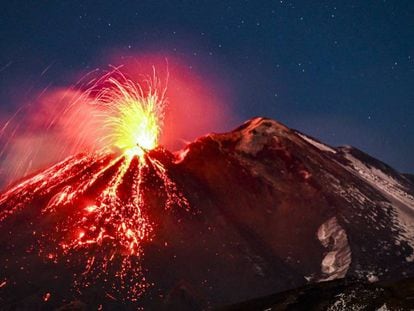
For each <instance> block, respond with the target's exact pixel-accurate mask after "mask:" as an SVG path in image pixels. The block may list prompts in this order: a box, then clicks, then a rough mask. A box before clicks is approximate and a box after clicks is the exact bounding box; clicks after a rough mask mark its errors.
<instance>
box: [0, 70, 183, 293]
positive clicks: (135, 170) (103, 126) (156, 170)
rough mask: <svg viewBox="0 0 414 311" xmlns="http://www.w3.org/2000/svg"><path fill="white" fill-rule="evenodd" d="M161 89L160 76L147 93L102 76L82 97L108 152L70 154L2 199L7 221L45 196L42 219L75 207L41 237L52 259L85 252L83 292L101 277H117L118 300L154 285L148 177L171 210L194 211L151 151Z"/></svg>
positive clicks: (116, 76)
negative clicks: (147, 265)
mask: <svg viewBox="0 0 414 311" xmlns="http://www.w3.org/2000/svg"><path fill="white" fill-rule="evenodd" d="M158 86H159V82H158V81H157V79H156V78H155V77H153V78H152V79H151V82H148V84H147V85H146V90H143V89H142V88H141V87H140V86H139V85H138V84H136V83H134V82H132V81H131V80H129V79H127V78H126V77H125V76H124V75H122V74H121V73H120V72H119V71H115V72H111V73H109V74H108V75H105V76H104V77H102V79H100V80H98V81H97V82H95V83H94V84H93V85H92V87H90V88H88V89H87V90H86V91H85V93H84V94H82V95H81V96H79V97H77V101H81V102H82V103H84V104H85V105H88V106H93V109H88V111H91V112H92V113H91V114H90V115H89V116H85V119H86V118H87V117H90V118H92V119H93V124H95V127H97V128H98V129H99V130H102V132H99V133H100V135H94V136H95V138H94V139H95V140H96V145H99V146H101V148H99V149H98V150H94V151H88V152H85V153H82V154H78V155H74V156H71V157H69V158H67V159H66V160H63V161H62V162H60V163H58V164H56V165H54V166H51V167H50V168H48V169H46V170H44V171H42V172H41V173H39V174H37V175H35V176H34V177H31V178H29V179H26V180H24V181H23V182H21V183H20V184H17V185H16V186H14V187H12V188H11V189H9V190H8V191H6V192H4V193H3V194H1V195H0V206H1V207H2V208H1V209H0V222H1V221H2V220H4V219H6V218H8V217H10V216H11V215H13V214H17V213H18V212H19V211H20V210H21V209H23V208H29V207H30V206H31V202H32V201H33V200H37V199H38V198H39V197H42V196H46V197H49V199H48V202H47V203H45V205H44V206H43V207H42V209H41V215H42V216H43V215H44V216H45V217H47V216H48V215H56V216H58V217H56V218H58V219H61V218H63V217H64V216H63V215H66V214H65V213H67V211H68V210H69V213H71V214H70V215H67V216H65V217H66V218H65V219H63V220H60V222H58V223H57V224H56V227H55V228H54V229H53V230H55V231H54V232H53V233H54V234H50V235H49V233H48V234H45V235H42V237H43V239H44V241H40V242H42V243H43V248H44V251H42V254H44V255H43V256H45V258H46V259H47V260H49V261H53V262H59V261H61V262H62V261H65V260H67V259H68V258H71V256H74V257H77V256H76V254H77V253H78V252H82V254H83V256H81V257H82V260H84V261H83V262H82V264H83V265H84V271H83V273H81V275H80V276H79V275H77V276H76V277H74V278H75V279H74V285H75V287H76V288H77V289H78V290H81V289H82V287H88V286H89V285H90V284H91V283H92V282H95V281H96V279H97V278H99V277H100V278H101V279H103V280H105V282H106V280H108V279H112V280H115V281H114V284H111V285H110V286H109V287H110V288H111V290H112V291H113V292H112V293H111V295H113V296H117V297H118V296H121V298H122V299H127V300H134V299H137V298H138V297H139V296H140V295H141V294H142V293H143V292H144V291H145V290H146V288H147V287H148V286H150V285H149V283H148V281H145V277H144V276H143V271H142V268H141V266H140V261H141V258H142V257H143V256H144V251H143V247H142V245H143V242H145V241H150V240H151V239H152V237H153V235H154V228H153V225H152V222H151V221H150V219H149V215H148V214H149V213H148V210H149V209H150V205H149V203H148V202H147V201H146V199H145V198H146V195H147V193H146V191H147V189H148V187H147V186H146V187H144V186H143V185H144V184H145V183H146V182H147V181H148V179H150V178H151V179H155V182H154V184H155V185H157V187H158V188H157V189H152V190H155V191H153V192H156V193H161V197H162V198H163V199H162V200H163V201H160V202H163V203H160V204H164V206H163V207H164V209H165V210H169V209H171V208H172V207H173V206H176V207H178V208H184V209H185V210H187V211H188V210H189V203H188V201H187V199H186V198H185V197H184V195H183V194H182V193H181V192H180V191H179V190H178V186H177V184H176V183H175V181H174V180H173V179H172V178H171V177H170V174H169V171H168V169H167V167H166V166H165V164H164V163H163V162H161V161H160V160H159V159H157V158H156V157H155V156H153V154H154V153H150V152H149V151H150V150H151V149H154V148H156V147H157V145H158V140H159V135H160V132H161V129H162V124H163V110H164V105H165V99H164V94H163V92H162V91H161V92H159V87H158ZM79 105H80V102H78V103H77V104H76V105H75V106H76V109H78V106H79ZM79 111H83V110H82V109H80V110H79ZM72 122H73V121H72ZM91 128H94V127H91ZM73 130H76V127H75V128H73ZM97 133H98V132H96V133H95V134H97ZM89 135H90V134H89ZM82 137H83V136H82ZM114 147H115V148H114ZM113 149H119V150H121V153H119V152H114V150H113ZM158 150H159V152H160V153H162V152H164V151H163V149H162V148H159V149H158ZM161 158H162V157H161ZM102 181H104V184H102ZM96 185H99V187H98V188H97V187H96ZM91 189H94V190H91ZM96 189H99V190H96ZM91 192H92V193H93V195H91ZM86 196H87V197H88V199H87V200H86V199H85V198H86ZM16 202H18V204H15V203H16ZM68 207H70V208H68ZM115 284H121V286H120V287H119V288H118V287H117V286H115ZM125 292H126V293H125ZM47 295H48V296H47ZM49 298H50V294H46V295H45V296H44V300H45V301H47V300H48V299H49Z"/></svg>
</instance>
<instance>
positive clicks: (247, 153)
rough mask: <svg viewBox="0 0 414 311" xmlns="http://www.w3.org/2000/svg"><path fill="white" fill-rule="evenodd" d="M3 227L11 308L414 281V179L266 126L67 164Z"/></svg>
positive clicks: (38, 183)
mask: <svg viewBox="0 0 414 311" xmlns="http://www.w3.org/2000/svg"><path fill="white" fill-rule="evenodd" d="M137 148H140V147H139V146H137ZM0 221H1V222H0V248H1V249H2V250H3V252H2V253H1V254H0V267H1V272H0V304H1V305H2V307H3V309H6V310H12V309H13V310H14V309H24V308H27V307H28V306H37V308H40V309H56V308H59V307H63V308H65V307H66V308H69V307H72V308H75V309H76V308H77V307H76V306H78V308H85V309H91V308H92V309H93V308H95V309H96V308H104V309H105V310H107V309H117V310H119V309H125V310H130V309H131V310H135V309H136V308H138V307H143V308H144V309H162V308H165V309H173V308H176V309H185V308H188V309H196V310H197V309H205V308H215V307H222V306H226V305H231V304H234V303H238V302H241V301H245V300H249V299H253V298H256V297H261V296H266V295H270V294H274V293H277V292H282V291H286V290H290V289H294V288H298V287H301V286H307V285H309V284H316V283H321V282H328V281H332V280H336V279H345V280H352V281H355V282H361V283H363V284H369V283H376V282H384V281H393V280H398V279H403V278H408V277H413V276H414V265H413V260H414V253H413V247H414V184H413V181H412V179H411V180H410V178H409V177H407V176H405V175H403V174H400V173H399V172H397V171H395V170H394V169H393V168H391V167H390V166H388V165H386V164H384V163H382V162H381V161H379V160H377V159H374V158H372V157H371V156H369V155H367V154H365V153H364V152H362V151H360V150H358V149H356V148H353V147H338V148H334V147H331V146H328V145H326V144H324V143H322V142H320V141H318V140H316V139H314V138H312V137H310V136H307V135H305V134H303V133H300V132H299V131H296V130H292V129H289V128H288V127H286V126H284V125H283V124H281V123H278V122H276V121H274V120H271V119H266V118H254V119H251V120H249V121H247V122H246V123H244V124H243V125H242V126H240V127H238V128H237V129H235V130H233V131H231V132H229V133H223V134H209V135H206V136H204V137H201V138H198V139H197V140H195V141H194V142H192V143H190V144H188V145H187V146H186V147H185V148H184V149H183V150H181V151H179V152H176V153H171V152H169V151H168V150H166V149H163V148H162V147H157V148H155V149H153V150H151V151H147V150H145V149H140V152H139V153H131V154H125V153H122V154H119V153H116V152H95V153H90V154H78V155H75V156H72V157H69V158H67V159H66V160H64V161H62V162H60V163H58V164H56V165H54V166H52V167H50V168H47V169H45V170H42V171H39V172H37V173H35V174H33V175H32V176H28V177H26V178H24V179H23V180H20V181H19V182H17V183H15V184H14V185H12V186H10V187H9V188H8V189H6V190H5V191H4V192H3V193H2V194H1V196H0ZM332 303H333V302H332Z"/></svg>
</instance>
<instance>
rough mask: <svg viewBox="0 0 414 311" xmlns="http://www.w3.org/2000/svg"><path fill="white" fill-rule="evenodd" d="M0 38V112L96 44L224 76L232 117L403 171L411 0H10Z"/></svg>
mask: <svg viewBox="0 0 414 311" xmlns="http://www.w3.org/2000/svg"><path fill="white" fill-rule="evenodd" d="M86 3H88V4H86ZM0 45H1V46H0V101H1V102H0V105H1V110H2V111H3V112H2V113H3V114H4V113H6V112H11V111H13V110H14V109H16V108H15V107H17V106H18V105H19V102H17V101H16V98H17V97H20V98H21V97H24V96H26V97H30V96H33V94H34V92H35V91H36V90H41V89H42V88H44V87H45V86H47V85H49V84H52V85H57V86H58V85H65V84H70V83H73V82H74V81H73V72H76V71H82V70H89V69H92V68H94V67H96V66H102V65H103V64H102V60H101V59H102V55H103V54H104V53H105V52H106V51H108V50H112V49H114V50H115V49H116V50H117V51H118V52H119V55H122V53H126V54H127V53H130V52H131V51H144V50H152V51H157V50H160V51H167V52H168V53H170V54H177V55H178V56H179V57H185V59H186V60H187V62H188V66H198V67H200V70H201V71H204V72H206V73H207V74H208V71H209V70H210V71H212V74H214V75H217V74H220V75H222V76H223V78H224V80H225V81H229V88H232V93H233V94H234V96H233V100H234V103H233V106H234V107H235V110H236V111H237V118H238V120H239V121H242V120H244V119H248V118H251V117H252V116H256V115H261V116H268V117H271V118H274V119H276V120H279V121H281V122H283V123H285V124H286V125H288V126H289V127H292V128H297V129H299V130H301V131H303V132H305V133H308V134H310V135H313V136H315V137H317V138H319V139H320V140H322V141H325V142H327V143H330V144H332V145H340V144H350V145H354V146H356V147H359V148H361V149H363V150H365V151H366V152H368V153H370V154H371V155H373V156H375V157H378V158H379V159H382V160H384V161H385V162H387V163H389V164H391V165H393V166H394V167H396V168H397V169H399V170H401V171H404V172H414V160H413V159H414V1H404V0H399V1H389V0H387V1H385V0H384V1H382V0H381V1H380V0H376V1H370V0H361V1H353V0H350V1H304V0H302V1H299V0H297V1H287V0H283V1H224V0H223V1H88V2H87V1H10V2H9V3H4V4H2V10H1V12H0ZM211 64H214V66H212V65H211ZM46 68H48V70H47V71H46V72H44V70H45V69H46ZM42 72H44V73H43V75H42ZM22 86H23V87H24V90H25V91H24V92H23V94H22ZM16 93H18V94H16ZM17 95H19V96H17ZM189 109H190V108H189ZM236 125H237V124H231V126H236ZM212 131H214V129H212Z"/></svg>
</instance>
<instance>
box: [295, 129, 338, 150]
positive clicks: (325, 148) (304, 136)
mask: <svg viewBox="0 0 414 311" xmlns="http://www.w3.org/2000/svg"><path fill="white" fill-rule="evenodd" d="M297 134H298V135H299V136H300V137H301V138H302V139H304V140H305V141H306V142H308V143H309V144H311V145H312V146H314V147H316V148H318V149H319V150H321V151H326V152H331V153H336V151H335V150H334V149H333V148H331V147H329V146H327V145H325V144H322V143H319V142H317V141H315V140H313V139H311V138H310V137H308V136H306V135H303V134H301V133H297Z"/></svg>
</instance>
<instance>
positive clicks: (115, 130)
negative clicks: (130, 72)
mask: <svg viewBox="0 0 414 311" xmlns="http://www.w3.org/2000/svg"><path fill="white" fill-rule="evenodd" d="M115 73H116V76H115V75H114V76H109V77H108V78H104V80H103V81H102V82H103V84H104V87H103V88H102V89H101V91H100V92H99V93H98V95H97V96H96V99H95V100H94V102H93V104H94V105H97V106H98V107H99V110H100V112H99V113H98V114H97V119H98V120H100V119H102V124H103V127H104V130H105V132H106V133H107V134H106V135H105V136H104V137H102V138H101V139H103V140H104V141H106V142H107V144H109V145H112V146H115V147H117V148H119V149H121V150H123V151H124V152H126V153H127V154H128V155H130V156H131V155H135V154H137V155H140V156H142V155H143V154H144V153H145V151H146V150H151V149H154V148H155V147H156V146H157V145H158V140H159V136H160V133H161V129H162V125H163V118H164V106H165V99H164V94H163V91H162V90H158V83H159V82H158V80H157V78H156V77H155V73H154V76H153V77H152V78H151V79H150V80H147V82H146V84H147V85H146V87H147V90H146V91H144V90H143V88H142V87H141V86H140V85H139V84H137V83H135V82H133V81H132V80H130V79H128V78H126V77H125V76H124V75H123V74H122V73H120V72H119V71H115Z"/></svg>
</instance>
